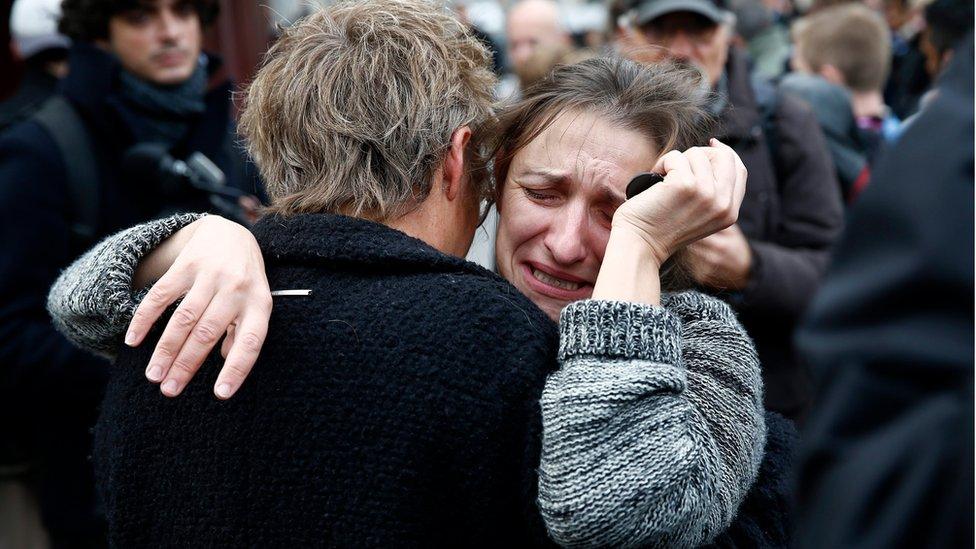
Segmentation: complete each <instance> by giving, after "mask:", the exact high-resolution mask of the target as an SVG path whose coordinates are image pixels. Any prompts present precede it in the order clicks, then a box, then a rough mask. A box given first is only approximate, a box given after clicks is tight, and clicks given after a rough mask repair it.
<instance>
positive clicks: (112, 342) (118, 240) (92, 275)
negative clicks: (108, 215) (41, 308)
mask: <svg viewBox="0 0 976 549" xmlns="http://www.w3.org/2000/svg"><path fill="white" fill-rule="evenodd" d="M201 217H203V214H193V213H189V214H176V215H172V216H170V217H164V218H162V219H158V220H155V221H149V222H146V223H142V224H141V225H136V226H135V227H131V228H129V229H125V230H124V231H121V232H118V233H115V234H114V235H112V236H109V237H106V238H105V239H104V240H102V241H101V242H99V243H98V244H96V245H95V247H93V248H92V249H91V250H88V252H86V253H85V254H84V255H82V256H81V257H79V258H78V259H76V260H75V262H74V263H72V264H71V265H70V266H69V267H68V268H67V269H65V270H64V272H62V273H61V276H59V277H58V279H57V280H55V281H54V285H53V286H51V291H50V292H49V293H48V296H47V310H48V313H50V315H51V318H52V319H53V320H54V326H55V327H56V328H57V329H58V331H59V332H61V333H62V334H64V336H65V337H67V338H68V339H69V340H70V341H72V342H73V343H74V344H75V345H77V346H79V347H81V348H82V349H85V350H87V351H90V352H92V353H95V354H97V355H101V356H103V357H106V358H109V359H114V358H115V355H116V353H117V351H118V346H119V345H120V344H121V343H122V337H123V336H124V334H125V331H126V329H127V328H128V326H129V321H130V320H132V314H133V313H134V312H135V310H136V306H137V305H138V304H139V301H138V297H139V296H140V294H134V293H133V291H132V279H133V277H134V276H135V271H136V267H137V266H138V265H139V261H140V260H141V259H142V258H143V257H145V256H146V255H148V254H149V252H151V251H153V250H154V249H155V248H156V247H157V246H159V244H160V243H161V242H162V241H164V240H166V239H167V238H169V237H170V236H172V235H173V234H174V233H176V231H178V230H180V229H182V228H183V227H185V226H187V225H189V224H190V223H193V222H194V221H196V220H197V219H200V218H201Z"/></svg>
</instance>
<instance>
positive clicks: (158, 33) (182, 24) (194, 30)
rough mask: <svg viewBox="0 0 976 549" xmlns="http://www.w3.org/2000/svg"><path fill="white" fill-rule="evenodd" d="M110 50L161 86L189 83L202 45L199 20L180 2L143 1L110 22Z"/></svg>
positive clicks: (189, 6)
mask: <svg viewBox="0 0 976 549" xmlns="http://www.w3.org/2000/svg"><path fill="white" fill-rule="evenodd" d="M108 34H109V40H108V42H107V43H106V44H104V46H106V47H107V49H109V50H110V51H111V52H112V53H113V54H115V56H116V57H117V58H118V59H119V61H120V62H121V63H122V66H123V67H124V68H125V69H126V70H127V71H129V72H131V73H132V74H134V75H136V76H138V77H139V78H142V79H143V80H146V81H149V82H152V83H153V84H158V85H163V86H166V85H174V84H180V83H182V82H184V81H186V80H187V79H188V78H189V77H190V75H192V74H193V71H194V70H195V69H196V66H197V61H198V58H199V56H200V48H201V44H202V29H201V26H200V18H199V17H198V15H197V12H196V10H195V9H194V8H193V5H192V4H191V3H189V2H185V1H179V0H156V1H155V2H152V1H148V2H143V3H141V4H140V5H139V7H137V8H133V9H131V10H128V11H124V12H122V13H119V14H117V15H115V16H113V17H112V18H111V19H110V20H109V29H108Z"/></svg>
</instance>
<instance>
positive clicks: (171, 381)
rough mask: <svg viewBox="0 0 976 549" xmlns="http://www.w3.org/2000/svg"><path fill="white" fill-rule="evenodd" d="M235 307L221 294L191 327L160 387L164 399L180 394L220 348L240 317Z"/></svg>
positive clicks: (234, 302)
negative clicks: (210, 356)
mask: <svg viewBox="0 0 976 549" xmlns="http://www.w3.org/2000/svg"><path fill="white" fill-rule="evenodd" d="M236 305H237V300H235V299H233V298H231V297H229V296H228V295H226V294H223V293H218V294H217V295H215V296H214V297H213V300H212V301H211V302H210V304H209V306H208V307H207V310H206V311H205V312H204V313H203V315H202V316H200V319H199V320H198V321H197V322H196V323H195V324H194V325H193V326H192V328H191V330H190V332H189V334H188V335H187V337H186V338H185V340H184V342H183V346H182V348H181V349H180V350H179V354H177V355H176V359H175V360H173V365H172V367H171V368H169V370H168V372H167V373H166V377H165V381H163V383H162V385H160V390H161V391H162V392H163V394H164V395H166V396H176V395H178V394H180V392H182V391H183V388H184V387H186V384H187V383H189V382H190V379H192V378H193V376H194V375H196V373H197V370H199V369H200V366H201V365H202V364H203V362H204V361H205V360H206V359H207V356H208V355H209V354H210V351H212V350H213V348H214V347H216V346H217V342H219V341H220V338H221V337H222V336H223V335H224V333H226V332H227V330H228V327H229V326H230V325H231V323H232V322H234V320H235V318H236V317H237V315H238V311H237V306H236ZM174 317H175V315H174Z"/></svg>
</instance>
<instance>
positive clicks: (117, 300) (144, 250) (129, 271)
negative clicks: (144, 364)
mask: <svg viewBox="0 0 976 549" xmlns="http://www.w3.org/2000/svg"><path fill="white" fill-rule="evenodd" d="M206 215H207V214H198V213H184V214H176V215H172V216H170V217H166V218H163V219H157V220H155V221H150V222H148V223H143V224H142V225H137V226H135V227H132V228H131V229H128V230H127V231H125V232H124V233H122V234H121V235H118V236H120V237H121V238H120V239H119V240H120V242H119V244H118V247H117V248H116V249H115V250H114V251H113V253H112V256H111V257H113V258H114V259H116V260H118V263H116V264H115V265H113V266H112V267H114V268H108V269H106V270H105V273H104V274H105V282H104V283H103V284H102V285H101V286H102V287H103V288H104V289H105V290H107V292H106V293H105V294H104V295H103V298H104V299H105V300H106V302H107V303H108V308H107V310H108V311H111V312H112V313H115V314H116V315H117V316H116V317H115V318H113V319H112V324H117V323H120V322H121V323H124V324H128V323H129V320H131V319H132V313H134V312H135V308H136V305H137V303H138V301H139V300H138V299H136V297H137V296H139V297H141V296H143V295H145V292H144V291H139V290H141V288H132V279H133V278H134V276H135V271H136V267H138V266H139V262H140V261H142V259H143V258H145V257H146V256H147V255H148V254H149V253H150V252H152V251H153V250H155V249H156V247H157V246H159V245H160V244H161V243H162V242H163V241H164V240H166V239H167V238H169V237H171V236H173V235H174V234H176V232H177V231H179V230H180V229H182V228H183V227H186V226H187V225H189V224H190V223H193V222H194V221H196V220H198V219H200V218H202V217H204V216H206ZM123 289H127V290H129V291H121V290H123Z"/></svg>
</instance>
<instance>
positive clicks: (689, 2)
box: [616, 0, 843, 418]
mask: <svg viewBox="0 0 976 549" xmlns="http://www.w3.org/2000/svg"><path fill="white" fill-rule="evenodd" d="M620 21H621V22H622V23H623V26H622V27H620V28H619V29H618V32H617V35H616V38H617V44H616V46H617V49H618V50H620V51H621V52H622V53H623V54H625V55H628V56H630V57H632V58H634V59H636V60H639V61H644V62H658V61H660V60H661V59H662V58H664V57H667V58H673V59H677V60H679V61H683V62H690V63H693V64H695V65H697V66H698V67H699V68H700V69H702V71H703V72H704V74H705V76H706V78H707V79H708V82H709V84H710V85H711V86H712V89H713V91H714V92H715V95H714V100H713V101H712V104H711V107H710V110H711V113H712V114H713V115H714V116H715V117H716V118H717V119H718V122H719V127H720V130H719V131H718V132H717V135H716V137H718V138H719V139H721V140H722V141H724V142H725V143H728V144H729V145H730V146H731V147H732V148H733V149H735V151H736V152H737V153H738V154H739V156H740V157H741V158H742V162H743V163H744V164H745V166H746V168H748V170H749V185H748V188H747V189H746V196H745V200H744V201H743V203H742V210H741V212H740V215H739V220H738V223H737V224H736V225H734V226H733V227H730V228H729V229H726V230H725V231H721V232H719V233H717V234H715V235H712V236H710V237H709V238H706V239H704V240H702V241H701V242H698V243H695V244H694V245H692V246H689V252H690V253H689V259H690V261H689V266H690V272H691V275H692V277H693V278H694V280H695V282H697V283H698V284H699V285H700V286H701V287H702V288H703V289H706V290H707V291H709V292H712V293H714V294H716V295H718V296H720V297H723V298H724V299H726V300H727V301H728V302H729V303H730V304H731V305H732V306H733V307H734V308H735V309H736V311H737V312H738V313H739V318H740V319H741V320H742V323H743V324H744V325H745V327H746V329H747V330H748V331H749V333H750V335H752V337H753V338H754V339H755V341H756V347H757V348H758V349H759V356H760V359H761V360H762V363H763V377H764V381H765V383H766V404H767V406H768V407H769V408H770V409H772V410H776V411H779V412H782V413H784V414H786V415H787V416H789V417H792V418H798V417H800V416H802V413H803V411H804V409H805V407H806V405H807V404H808V402H809V398H810V381H809V375H808V372H807V371H806V369H805V367H804V366H803V365H802V364H801V363H800V362H799V361H798V360H797V357H796V356H795V354H794V352H793V344H792V338H793V331H794V328H795V326H796V323H797V321H798V319H799V318H800V315H801V314H802V313H803V311H804V310H805V308H806V306H807V304H808V302H809V301H810V299H811V298H812V297H813V294H814V292H815V291H816V289H817V286H818V285H819V283H820V279H821V277H822V276H823V272H824V270H825V269H826V266H827V260H828V255H829V249H830V246H831V244H832V243H833V242H834V240H835V239H836V237H837V235H838V234H839V233H840V230H841V226H842V223H843V201H842V199H841V195H840V188H839V184H838V183H837V178H836V174H835V172H834V167H833V164H832V163H831V160H830V153H829V151H828V148H827V144H826V142H825V139H824V136H823V133H822V132H821V130H820V127H819V126H818V123H817V120H816V117H815V116H814V115H813V113H812V112H811V111H810V108H809V106H807V105H806V104H805V103H803V101H802V100H800V99H797V98H794V97H792V96H790V95H788V94H785V93H781V92H780V91H779V90H777V89H776V88H775V87H773V86H772V85H770V84H769V83H767V82H763V81H759V80H755V79H753V78H751V77H750V70H749V63H748V60H747V58H746V56H745V54H744V53H743V52H741V51H739V50H737V49H736V48H733V47H731V46H730V39H731V37H732V25H731V24H730V23H731V18H730V16H729V12H728V11H726V9H725V4H724V2H722V0H683V1H679V2H672V1H663V0H643V1H636V2H634V3H633V4H632V5H631V8H630V9H629V11H627V12H625V14H624V16H623V17H622V18H621V19H620Z"/></svg>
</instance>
